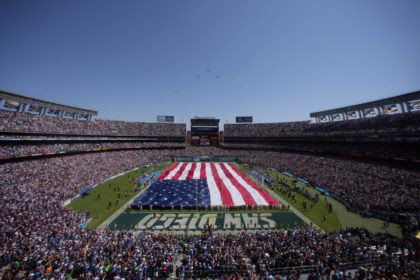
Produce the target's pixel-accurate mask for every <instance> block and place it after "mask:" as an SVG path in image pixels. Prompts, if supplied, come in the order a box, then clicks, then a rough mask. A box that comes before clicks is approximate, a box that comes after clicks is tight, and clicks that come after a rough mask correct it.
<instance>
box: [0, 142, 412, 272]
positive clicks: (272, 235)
mask: <svg viewBox="0 0 420 280" xmlns="http://www.w3.org/2000/svg"><path fill="white" fill-rule="evenodd" d="M169 157H170V155H169V154H168V152H167V151H164V150H163V151H162V150H145V151H131V152H127V151H120V152H108V153H98V154H87V155H75V156H67V157H60V158H49V159H41V160H36V161H24V162H18V163H6V164H2V165H0V174H2V176H3V177H2V179H3V180H2V182H1V186H0V192H1V195H0V201H1V205H2V211H1V213H0V227H1V229H2V230H1V232H0V266H1V267H4V266H7V268H8V269H7V272H5V274H4V275H5V277H6V276H8V275H9V276H10V275H13V276H16V275H17V274H19V273H21V274H22V273H23V274H24V275H25V278H27V279H38V278H55V279H66V277H67V278H70V277H71V278H88V279H123V278H124V279H146V278H147V277H151V278H152V279H157V278H162V277H166V276H169V274H170V273H172V272H174V271H176V273H178V277H179V278H180V279H183V278H184V277H185V278H186V279H187V278H189V277H194V278H196V277H204V276H206V275H213V276H214V277H216V278H219V277H221V276H223V275H224V274H226V275H232V274H234V275H236V276H238V277H245V278H248V279H260V277H268V278H267V279H271V278H269V277H274V276H275V275H289V274H290V272H289V271H284V270H281V269H282V268H284V267H296V266H297V267H299V266H313V267H314V271H315V272H316V273H319V274H320V275H323V274H327V273H332V271H338V270H339V269H340V265H341V264H344V263H353V262H371V261H381V260H389V259H393V258H395V259H396V260H397V259H398V260H399V259H400V258H403V259H404V260H405V262H406V263H407V264H411V261H413V260H414V257H415V256H414V254H415V252H414V249H413V248H412V247H411V245H410V244H406V245H404V246H406V247H405V249H408V251H402V254H393V253H395V251H398V250H400V249H401V248H400V246H403V245H402V244H399V243H398V242H397V241H396V240H394V239H392V238H390V237H389V238H388V237H386V238H385V237H384V236H373V235H372V236H371V235H369V234H368V233H367V232H366V231H364V230H354V229H353V230H346V231H341V232H335V233H330V234H324V233H321V232H320V231H318V230H315V229H313V228H310V227H308V228H302V229H290V230H282V231H276V232H265V233H240V234H238V235H236V236H232V235H227V236H226V235H220V234H216V233H215V234H213V235H208V234H202V235H198V236H184V235H182V236H177V235H172V234H151V233H147V232H143V233H141V234H140V235H135V234H134V233H133V232H120V231H111V230H109V229H99V230H88V229H86V228H85V227H84V225H85V223H86V221H87V219H88V218H89V215H88V214H87V213H84V212H77V211H72V210H69V209H66V208H62V206H61V204H62V202H63V201H64V200H66V199H68V198H71V197H73V196H75V194H76V193H77V192H78V191H80V190H81V189H83V188H84V187H86V186H87V185H90V184H93V183H96V182H98V181H101V180H104V179H106V178H108V177H110V176H112V175H114V174H116V173H119V172H122V171H124V170H127V169H131V168H133V167H135V166H138V165H141V164H146V163H151V162H154V161H158V162H164V161H168V160H169ZM400 251H401V250H400ZM181 254H182V255H181ZM176 260H181V264H180V265H176ZM279 269H280V270H279ZM215 273H216V274H215ZM257 275H258V276H257ZM292 275H293V274H292ZM409 275H410V274H408V276H409ZM236 276H235V277H236ZM253 277H254V278H253ZM257 277H258V278H257ZM289 279H293V276H290V275H289Z"/></svg>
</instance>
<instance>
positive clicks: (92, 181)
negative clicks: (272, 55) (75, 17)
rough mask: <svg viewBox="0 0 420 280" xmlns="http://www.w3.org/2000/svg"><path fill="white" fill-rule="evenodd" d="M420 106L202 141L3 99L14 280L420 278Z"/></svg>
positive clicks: (5, 271)
mask: <svg viewBox="0 0 420 280" xmlns="http://www.w3.org/2000/svg"><path fill="white" fill-rule="evenodd" d="M419 105H420V91H415V92H409V93H405V94H399V95H397V96H393V97H389V98H384V99H380V100H375V101H372V102H367V103H360V104H349V105H348V106H345V107H340V108H335V109H332V110H327V111H320V112H313V113H310V118H312V121H309V120H308V121H297V122H272V123H254V122H253V118H252V116H238V117H237V118H236V123H231V124H227V123H226V124H224V125H223V126H221V125H220V123H219V122H220V120H219V119H218V118H217V117H195V118H192V119H191V120H189V122H190V123H189V129H188V128H187V127H188V126H187V123H175V122H174V118H173V116H158V117H157V121H156V122H128V121H114V120H102V119H99V118H95V117H96V116H97V115H98V112H97V111H95V110H92V109H84V108H79V107H74V106H68V105H65V104H58V103H54V102H50V101H48V100H41V99H36V98H32V97H28V96H25V95H21V94H16V93H11V92H6V91H1V92H0V109H1V110H0V143H1V145H0V174H1V180H0V191H1V197H0V199H1V207H2V211H1V214H0V224H1V232H0V236H1V237H0V240H1V242H0V248H1V250H0V267H1V276H2V277H3V279H330V278H329V277H330V275H331V277H336V278H331V279H416V277H418V276H419V271H420V270H419V263H418V260H419V241H418V240H419V236H418V231H419V226H418V221H419V219H420V215H419V214H420V204H419V201H420V191H419V178H420V177H419V163H420V155H419V151H420V112H419V111H420V106H419ZM416 235H417V236H416ZM390 275H394V276H395V278H390V277H391V276H390ZM325 277H328V278H325ZM340 277H341V278H340ZM368 277H370V278H368ZM417 279H418V278H417Z"/></svg>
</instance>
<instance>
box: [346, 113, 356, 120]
mask: <svg viewBox="0 0 420 280" xmlns="http://www.w3.org/2000/svg"><path fill="white" fill-rule="evenodd" d="M346 115H347V119H348V120H354V119H358V118H359V112H358V111H350V112H347V113H346Z"/></svg>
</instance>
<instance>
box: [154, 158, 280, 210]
mask: <svg viewBox="0 0 420 280" xmlns="http://www.w3.org/2000/svg"><path fill="white" fill-rule="evenodd" d="M191 179H207V185H208V187H209V192H210V200H211V205H225V206H240V205H278V202H277V201H276V200H275V199H274V198H273V197H271V196H270V195H269V194H268V193H266V192H265V191H264V190H262V189H261V188H260V187H259V186H258V185H256V184H255V183H254V182H253V181H251V180H250V179H249V178H248V177H247V176H245V175H244V174H243V173H242V172H240V171H239V170H238V169H237V168H236V166H235V165H233V164H231V163H185V162H184V163H181V162H177V163H175V164H173V165H172V166H171V167H170V168H169V169H167V170H166V171H165V172H163V173H162V174H161V176H160V177H159V180H191Z"/></svg>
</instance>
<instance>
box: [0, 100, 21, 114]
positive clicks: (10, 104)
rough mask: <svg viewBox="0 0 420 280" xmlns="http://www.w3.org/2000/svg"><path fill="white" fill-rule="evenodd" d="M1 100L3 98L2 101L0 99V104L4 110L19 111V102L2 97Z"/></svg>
mask: <svg viewBox="0 0 420 280" xmlns="http://www.w3.org/2000/svg"><path fill="white" fill-rule="evenodd" d="M3 100H4V102H3V101H2V102H3V103H0V104H1V106H2V109H6V110H9V111H15V112H17V111H19V109H20V105H21V103H20V102H17V101H13V100H10V99H3Z"/></svg>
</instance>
